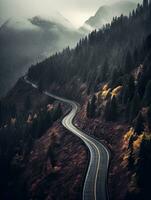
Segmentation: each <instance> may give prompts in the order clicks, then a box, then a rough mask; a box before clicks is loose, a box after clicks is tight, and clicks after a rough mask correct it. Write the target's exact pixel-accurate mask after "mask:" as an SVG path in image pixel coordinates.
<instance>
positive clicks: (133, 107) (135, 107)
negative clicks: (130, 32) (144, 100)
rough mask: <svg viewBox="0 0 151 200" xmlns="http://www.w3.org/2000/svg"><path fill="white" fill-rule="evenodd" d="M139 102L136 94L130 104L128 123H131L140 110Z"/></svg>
mask: <svg viewBox="0 0 151 200" xmlns="http://www.w3.org/2000/svg"><path fill="white" fill-rule="evenodd" d="M140 101H141V100H140V96H139V94H138V93H137V92H136V93H135V95H134V97H133V99H132V101H131V103H130V111H129V121H132V120H133V119H134V118H135V117H136V116H137V114H138V112H139V109H140Z"/></svg>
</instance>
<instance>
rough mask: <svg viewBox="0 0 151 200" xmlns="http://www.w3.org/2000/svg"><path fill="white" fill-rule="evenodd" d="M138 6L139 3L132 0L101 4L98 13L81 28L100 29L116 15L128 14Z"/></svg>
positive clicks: (83, 29) (84, 29) (88, 29)
mask: <svg viewBox="0 0 151 200" xmlns="http://www.w3.org/2000/svg"><path fill="white" fill-rule="evenodd" d="M136 7H137V4H136V3H134V2H131V1H119V2H116V3H113V4H112V5H104V6H101V7H100V8H99V9H98V10H97V12H96V14H95V15H94V16H92V17H90V18H89V19H88V20H87V21H86V22H85V23H84V25H83V27H81V28H80V30H81V31H84V32H90V31H92V30H94V29H100V28H102V26H103V25H105V24H107V23H110V22H111V21H112V19H113V17H115V16H117V17H119V16H120V15H121V14H123V15H126V16H128V15H129V13H130V12H131V11H133V10H135V9H136Z"/></svg>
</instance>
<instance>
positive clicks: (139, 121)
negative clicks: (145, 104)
mask: <svg viewBox="0 0 151 200" xmlns="http://www.w3.org/2000/svg"><path fill="white" fill-rule="evenodd" d="M144 128H145V126H144V118H143V116H142V113H141V112H139V114H138V116H137V117H136V119H135V120H134V130H135V133H137V135H140V134H142V132H143V131H144Z"/></svg>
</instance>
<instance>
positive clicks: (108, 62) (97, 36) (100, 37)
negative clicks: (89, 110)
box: [28, 3, 151, 92]
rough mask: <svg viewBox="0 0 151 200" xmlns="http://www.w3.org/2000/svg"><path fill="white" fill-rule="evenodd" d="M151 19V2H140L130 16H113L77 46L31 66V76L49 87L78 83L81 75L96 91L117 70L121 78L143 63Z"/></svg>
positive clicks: (89, 86)
mask: <svg viewBox="0 0 151 200" xmlns="http://www.w3.org/2000/svg"><path fill="white" fill-rule="evenodd" d="M150 20H151V5H150V4H149V5H148V4H145V3H144V5H143V6H142V5H138V7H137V10H136V11H133V12H132V13H130V16H129V17H124V16H123V15H122V16H121V17H119V18H116V17H114V19H113V21H112V23H111V24H107V25H106V26H105V27H104V28H103V29H101V30H99V31H98V32H96V31H93V32H92V33H90V34H89V35H88V36H87V37H85V38H84V39H82V40H80V42H79V43H78V44H77V46H76V48H75V49H71V50H70V49H69V48H66V49H65V50H64V51H63V52H61V53H58V54H56V55H54V56H52V57H50V58H48V59H47V60H45V61H44V62H41V63H39V64H37V65H36V66H32V67H31V68H30V69H29V73H28V77H29V78H30V79H31V80H33V81H36V82H38V83H39V84H41V85H42V86H43V87H47V88H48V87H49V86H50V85H51V84H52V83H56V84H58V85H59V86H60V85H62V86H63V87H65V85H66V84H67V85H68V84H69V83H71V82H72V83H73V82H74V83H75V84H77V79H78V80H79V81H80V83H85V84H86V85H87V89H88V92H89V91H94V90H95V89H96V88H97V86H98V84H100V83H102V82H104V81H108V80H111V79H112V76H113V75H114V74H115V73H116V74H118V75H117V77H116V79H118V78H120V77H122V76H123V75H124V76H125V75H126V74H127V73H129V72H130V71H131V70H132V69H134V68H135V67H137V64H140V63H143V61H144V59H145V56H146V54H145V53H146V52H144V49H143V43H144V40H145V39H146V38H147V36H148V35H149V34H150V32H151V25H150ZM74 80H75V81H74ZM73 85H74V84H73Z"/></svg>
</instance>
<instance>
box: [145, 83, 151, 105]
mask: <svg viewBox="0 0 151 200" xmlns="http://www.w3.org/2000/svg"><path fill="white" fill-rule="evenodd" d="M150 103H151V80H149V81H148V83H147V85H146V89H145V94H144V97H143V105H144V106H149V104H150Z"/></svg>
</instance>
